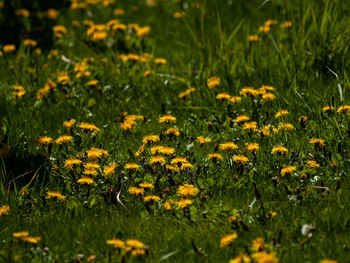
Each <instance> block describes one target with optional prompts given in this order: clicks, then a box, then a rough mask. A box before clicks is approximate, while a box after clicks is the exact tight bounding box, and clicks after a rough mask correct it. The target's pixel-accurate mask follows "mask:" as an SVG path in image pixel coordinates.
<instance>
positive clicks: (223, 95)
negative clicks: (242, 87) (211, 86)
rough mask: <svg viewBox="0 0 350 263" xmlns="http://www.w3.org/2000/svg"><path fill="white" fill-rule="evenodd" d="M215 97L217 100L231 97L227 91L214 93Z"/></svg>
mask: <svg viewBox="0 0 350 263" xmlns="http://www.w3.org/2000/svg"><path fill="white" fill-rule="evenodd" d="M216 98H217V99H218V100H229V99H230V98H231V95H230V94H228V93H227V92H221V93H219V94H218V95H216Z"/></svg>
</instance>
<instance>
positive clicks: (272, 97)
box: [261, 92, 276, 102]
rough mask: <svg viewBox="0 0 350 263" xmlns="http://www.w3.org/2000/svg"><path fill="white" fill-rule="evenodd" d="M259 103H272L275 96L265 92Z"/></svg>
mask: <svg viewBox="0 0 350 263" xmlns="http://www.w3.org/2000/svg"><path fill="white" fill-rule="evenodd" d="M261 97H262V100H261V102H266V101H273V100H275V99H276V96H275V95H274V94H273V93H270V92H267V93H265V94H263V95H262V96H261Z"/></svg>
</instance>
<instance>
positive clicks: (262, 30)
mask: <svg viewBox="0 0 350 263" xmlns="http://www.w3.org/2000/svg"><path fill="white" fill-rule="evenodd" d="M277 24H278V21H277V20H275V19H269V20H266V21H265V22H264V24H263V25H262V26H260V27H259V33H262V34H264V33H268V32H270V31H271V28H272V27H273V26H275V25H277ZM280 27H281V28H290V27H292V22H291V21H285V22H282V23H280ZM261 37H262V36H259V35H249V37H248V40H249V41H250V42H255V41H258V40H260V39H261Z"/></svg>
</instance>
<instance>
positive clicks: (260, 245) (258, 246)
mask: <svg viewBox="0 0 350 263" xmlns="http://www.w3.org/2000/svg"><path fill="white" fill-rule="evenodd" d="M265 247H266V244H265V242H264V239H263V238H261V237H258V238H256V239H254V240H253V241H252V248H253V250H254V251H259V250H263V249H264V248H265Z"/></svg>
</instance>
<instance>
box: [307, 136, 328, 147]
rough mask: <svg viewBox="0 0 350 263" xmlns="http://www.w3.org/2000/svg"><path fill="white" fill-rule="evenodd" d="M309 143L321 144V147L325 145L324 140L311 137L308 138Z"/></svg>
mask: <svg viewBox="0 0 350 263" xmlns="http://www.w3.org/2000/svg"><path fill="white" fill-rule="evenodd" d="M309 143H310V144H315V145H317V146H321V147H323V146H325V140H323V139H320V138H312V139H310V140H309Z"/></svg>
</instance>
